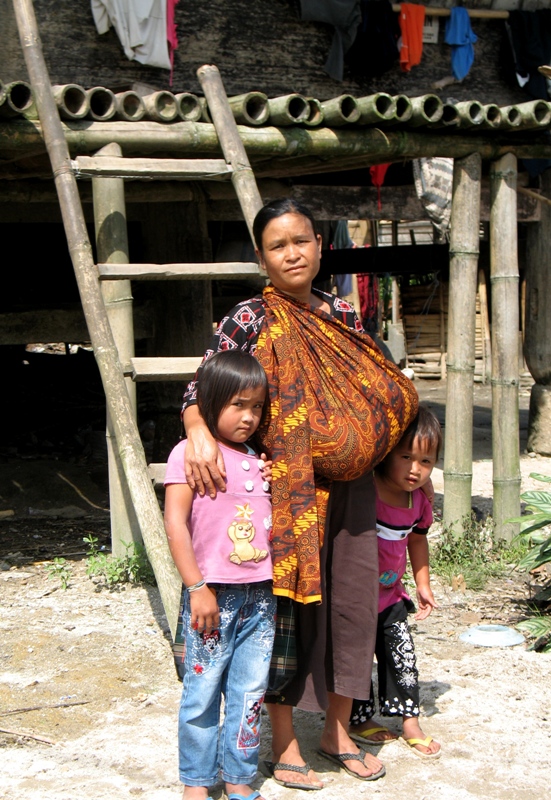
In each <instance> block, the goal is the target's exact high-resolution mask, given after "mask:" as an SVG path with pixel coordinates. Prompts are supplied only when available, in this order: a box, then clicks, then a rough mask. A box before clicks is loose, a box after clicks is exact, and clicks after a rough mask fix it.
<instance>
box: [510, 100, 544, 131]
mask: <svg viewBox="0 0 551 800" xmlns="http://www.w3.org/2000/svg"><path fill="white" fill-rule="evenodd" d="M501 114H502V116H503V117H505V118H506V119H508V121H509V124H512V125H514V126H515V128H516V129H517V130H523V131H530V130H535V129H537V128H542V129H546V128H548V127H549V125H550V124H551V103H548V102H547V101H546V100H530V101H529V102H528V103H517V104H516V105H514V106H504V107H503V108H502V109H501Z"/></svg>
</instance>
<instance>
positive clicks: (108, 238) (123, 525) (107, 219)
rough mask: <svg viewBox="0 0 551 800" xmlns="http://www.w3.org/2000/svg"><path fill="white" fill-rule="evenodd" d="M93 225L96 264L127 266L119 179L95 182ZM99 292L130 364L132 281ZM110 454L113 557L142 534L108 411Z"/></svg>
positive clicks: (105, 152)
mask: <svg viewBox="0 0 551 800" xmlns="http://www.w3.org/2000/svg"><path fill="white" fill-rule="evenodd" d="M96 155H97V156H99V157H103V158H105V157H108V156H122V150H121V148H120V147H119V145H118V144H111V145H107V146H106V147H104V148H103V149H102V150H100V152H99V153H97V154H96ZM92 192H93V201H94V224H95V229H96V248H97V254H98V261H100V262H102V263H105V264H128V262H129V257H128V235H127V229H126V206H125V201H124V181H123V180H122V179H121V178H92ZM101 291H102V294H103V299H104V302H105V307H106V309H107V316H108V318H109V324H110V326H111V330H112V331H113V338H114V339H115V343H116V345H117V350H118V353H119V358H120V359H121V361H122V363H123V364H129V363H130V360H131V359H132V358H133V357H134V323H133V318H132V286H131V283H130V281H129V280H121V281H110V282H105V281H104V282H102V284H101ZM125 382H126V389H127V391H128V397H129V399H130V405H131V407H132V413H133V419H134V422H136V420H137V410H136V384H135V383H134V382H133V381H132V379H131V378H126V381H125ZM106 438H107V456H108V466H109V508H110V512H111V549H112V552H113V555H115V556H124V554H125V552H126V547H125V545H124V543H125V542H126V543H128V544H130V543H132V542H134V543H135V544H142V536H141V533H140V527H139V525H138V520H137V519H136V513H135V511H134V507H133V505H132V498H131V497H130V491H129V489H128V484H127V483H126V478H125V475H124V470H123V466H122V463H121V460H120V458H119V453H118V450H117V442H116V438H115V434H114V428H113V423H112V421H111V416H110V414H109V412H108V413H107V431H106Z"/></svg>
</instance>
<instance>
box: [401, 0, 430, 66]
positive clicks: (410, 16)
mask: <svg viewBox="0 0 551 800" xmlns="http://www.w3.org/2000/svg"><path fill="white" fill-rule="evenodd" d="M424 24H425V6H419V5H415V4H414V3H402V4H401V6H400V30H401V31H402V45H401V47H400V67H401V68H402V71H403V72H409V70H410V69H411V68H412V67H415V66H416V65H417V64H419V63H420V61H421V56H422V55H423V25H424Z"/></svg>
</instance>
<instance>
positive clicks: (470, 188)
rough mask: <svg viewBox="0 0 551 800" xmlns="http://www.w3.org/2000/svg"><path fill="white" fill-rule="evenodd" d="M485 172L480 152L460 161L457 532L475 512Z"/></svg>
mask: <svg viewBox="0 0 551 800" xmlns="http://www.w3.org/2000/svg"><path fill="white" fill-rule="evenodd" d="M481 173H482V160H481V158H480V155H479V154H478V153H473V154H471V155H470V156H467V157H466V158H462V159H457V160H456V161H455V162H454V168H453V197H452V212H451V227H450V285H449V293H448V295H449V301H448V303H449V305H448V356H447V364H446V371H447V377H448V381H447V389H446V426H445V449H444V522H445V523H446V525H450V526H453V527H454V529H455V530H456V531H460V530H462V523H463V519H464V517H465V516H469V515H470V513H471V484H472V460H473V458H472V456H473V452H472V450H473V385H474V363H475V323H476V283H477V268H478V251H479V234H478V229H479V217H480V181H481Z"/></svg>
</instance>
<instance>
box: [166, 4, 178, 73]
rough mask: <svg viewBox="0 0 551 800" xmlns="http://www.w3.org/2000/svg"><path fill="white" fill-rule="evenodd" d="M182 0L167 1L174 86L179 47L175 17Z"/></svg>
mask: <svg viewBox="0 0 551 800" xmlns="http://www.w3.org/2000/svg"><path fill="white" fill-rule="evenodd" d="M179 2H180V0H167V2H166V39H167V42H168V57H169V59H170V80H169V82H168V83H169V85H170V86H172V79H173V77H174V51H175V50H177V49H178V31H177V25H176V21H175V19H174V15H175V9H176V6H177V5H178V3H179Z"/></svg>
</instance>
